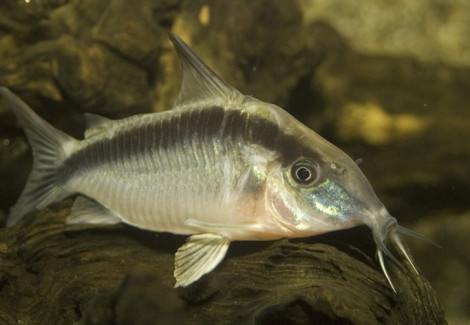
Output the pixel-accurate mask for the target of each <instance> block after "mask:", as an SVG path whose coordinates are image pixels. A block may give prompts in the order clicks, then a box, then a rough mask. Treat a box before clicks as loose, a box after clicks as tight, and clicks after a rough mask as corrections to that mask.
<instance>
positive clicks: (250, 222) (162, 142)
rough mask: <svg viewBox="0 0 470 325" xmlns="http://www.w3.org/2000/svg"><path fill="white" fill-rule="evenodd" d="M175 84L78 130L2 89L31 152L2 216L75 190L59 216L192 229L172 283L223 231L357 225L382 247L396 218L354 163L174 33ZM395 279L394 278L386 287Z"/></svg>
mask: <svg viewBox="0 0 470 325" xmlns="http://www.w3.org/2000/svg"><path fill="white" fill-rule="evenodd" d="M170 38H171V39H172V41H173V43H174V44H175V47H176V49H177V51H178V54H179V56H180V58H181V61H182V63H183V69H184V74H183V84H182V89H181V91H180V94H179V96H178V99H177V101H176V103H175V106H174V108H173V109H172V110H170V111H166V112H161V113H153V114H145V115H137V116H132V117H129V118H126V119H122V120H108V119H105V118H102V117H98V116H95V115H87V116H86V117H87V123H88V129H87V131H86V133H85V139H84V140H81V141H79V140H76V139H73V138H72V137H70V136H68V135H66V134H65V133H63V132H61V131H59V130H57V129H55V128H53V127H52V126H50V125H49V124H48V123H47V122H45V121H44V120H42V119H41V118H40V117H39V116H37V115H36V114H35V113H34V112H33V111H32V110H31V109H30V108H29V107H28V106H27V105H26V104H25V103H24V102H22V101H21V100H20V99H19V98H18V97H16V96H15V95H13V94H12V93H11V92H10V91H9V90H7V89H6V88H3V87H2V88H0V94H1V95H2V97H4V99H5V101H6V102H7V103H8V104H9V106H10V107H11V108H12V110H13V111H14V112H15V114H16V115H17V116H18V118H19V119H20V121H21V122H22V123H23V125H24V128H25V131H26V134H27V136H28V139H29V141H30V143H31V146H32V150H33V155H34V163H33V168H32V171H31V174H30V177H29V179H28V182H27V184H26V186H25V189H24V190H23V193H22V195H21V196H20V198H19V199H18V202H17V204H16V205H15V206H14V207H13V208H12V210H11V212H10V215H9V218H8V225H9V226H12V225H14V224H15V223H16V222H17V221H18V220H20V218H21V217H22V216H23V215H24V214H25V213H27V212H29V211H31V210H33V209H38V208H39V209H40V208H43V207H45V206H47V205H48V204H50V203H51V202H54V201H58V200H60V199H62V198H64V197H67V196H69V195H72V194H75V193H79V194H81V195H82V196H80V197H79V198H77V200H76V202H75V204H74V206H73V208H72V213H71V216H70V217H69V219H68V222H69V223H105V224H106V223H107V224H111V223H116V222H125V223H128V224H130V225H133V226H136V227H139V228H143V229H149V230H154V231H166V232H172V233H177V234H188V235H192V236H191V237H189V240H188V242H187V243H186V244H185V245H183V246H182V247H181V248H180V249H179V250H178V252H177V253H176V259H175V278H176V286H186V285H189V284H191V283H193V282H194V281H196V280H198V279H199V278H200V277H201V276H202V275H203V274H205V273H208V272H210V271H211V270H212V269H214V268H215V267H216V266H217V264H218V263H219V262H220V261H221V260H222V259H223V257H224V255H225V253H226V250H227V248H228V246H229V244H230V242H231V241H233V240H271V239H278V238H291V237H306V236H312V235H316V234H321V233H325V232H329V231H335V230H339V229H347V228H351V227H354V226H357V225H361V224H366V225H367V226H369V227H370V228H371V229H372V232H373V235H374V239H375V241H376V243H377V246H378V250H377V252H378V256H379V261H380V264H381V267H382V269H383V271H384V273H385V276H386V277H387V280H388V281H389V283H390V285H391V286H392V288H393V284H392V282H391V281H390V278H389V276H388V274H387V272H386V269H385V266H384V261H383V253H385V254H386V255H388V256H390V257H391V258H392V259H394V257H393V256H392V255H391V253H390V252H389V251H388V249H387V247H386V246H385V241H386V240H387V238H388V237H390V238H391V239H392V240H394V241H395V242H396V243H397V244H398V246H399V248H400V249H401V251H402V253H404V255H405V257H406V258H407V259H408V261H410V263H411V260H410V259H409V257H408V255H407V254H406V251H405V250H404V248H403V245H402V244H401V241H400V239H399V237H398V235H397V231H403V232H406V233H410V231H408V230H405V229H404V228H401V227H398V225H397V222H396V220H395V219H394V218H393V217H391V216H390V215H389V214H388V212H387V210H386V209H385V207H384V206H383V205H382V203H381V202H380V201H379V200H378V198H377V197H376V195H375V193H374V191H373V189H372V187H371V186H370V184H369V182H368V181H367V179H366V178H365V176H364V175H363V174H362V172H361V171H360V169H359V168H358V167H357V165H356V164H355V163H354V162H353V161H352V160H351V159H350V158H349V157H348V156H347V155H346V154H345V153H343V152H342V151H341V150H340V149H338V148H336V147H335V146H333V145H332V144H331V143H329V142H327V141H326V140H325V139H323V138H322V137H320V136H319V135H318V134H316V133H315V132H314V131H312V130H311V129H309V128H307V127H306V126H304V125H303V124H301V123H300V122H299V121H297V120H296V119H295V118H293V117H292V116H291V115H289V114H288V113H287V112H285V111H284V110H283V109H281V108H279V107H277V106H275V105H271V104H268V103H264V102H261V101H259V100H257V99H255V98H252V97H249V96H245V95H243V94H241V93H240V92H238V91H237V90H236V89H233V88H232V87H230V86H229V85H228V84H227V83H225V81H223V80H222V79H221V78H220V77H219V76H217V75H216V74H215V73H214V72H212V71H211V70H210V69H209V68H208V67H207V66H206V65H205V64H204V63H203V62H202V61H201V60H200V59H199V58H198V57H197V56H196V55H195V54H194V52H192V50H191V49H190V48H189V47H188V46H187V45H186V44H185V43H184V42H183V41H181V40H180V39H179V38H178V37H177V36H176V35H173V34H172V35H170ZM393 289H394V288H393Z"/></svg>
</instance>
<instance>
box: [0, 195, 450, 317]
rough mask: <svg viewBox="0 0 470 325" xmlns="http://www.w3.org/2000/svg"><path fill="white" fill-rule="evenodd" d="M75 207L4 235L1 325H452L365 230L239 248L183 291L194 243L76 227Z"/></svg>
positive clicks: (425, 288)
mask: <svg viewBox="0 0 470 325" xmlns="http://www.w3.org/2000/svg"><path fill="white" fill-rule="evenodd" d="M71 203H72V199H68V200H65V201H64V202H62V203H59V204H56V205H53V206H52V207H50V208H48V209H45V210H43V211H40V212H35V213H32V214H29V215H28V216H26V217H25V218H24V219H23V220H21V221H20V222H19V223H18V224H17V225H15V226H14V227H12V228H3V229H0V324H20V323H21V324H74V323H75V324H445V323H446V321H445V319H444V314H443V311H442V308H441V306H440V305H439V303H438V302H437V299H436V296H435V293H434V291H433V289H432V288H431V287H430V285H429V283H428V282H427V280H426V279H424V278H423V277H421V276H418V275H416V274H415V273H414V272H413V271H412V270H411V268H410V266H409V265H408V264H406V263H403V266H401V267H400V266H397V265H396V264H394V263H393V262H391V261H388V263H387V265H388V269H389V271H390V274H391V276H392V280H393V281H394V284H395V286H396V288H397V291H398V293H397V294H395V293H394V292H393V291H392V290H391V289H390V287H389V285H388V284H387V282H386V281H385V278H384V276H383V274H382V273H381V271H380V269H379V267H378V263H377V262H376V261H375V260H374V258H373V253H374V249H375V244H374V243H373V241H372V237H371V235H370V233H369V231H368V230H367V229H366V228H356V229H351V230H347V231H342V232H337V233H330V234H326V235H322V236H317V237H311V238H307V239H296V240H281V241H274V242H236V243H233V244H232V246H231V247H230V249H229V253H228V256H227V257H226V258H225V259H224V261H223V262H222V263H221V264H220V265H219V266H218V267H217V268H216V269H215V270H214V271H213V272H211V273H210V274H208V275H206V276H204V277H203V278H202V279H201V280H200V281H198V282H196V283H195V284H193V285H191V286H189V287H187V288H177V289H174V288H173V287H172V286H173V284H174V279H173V276H172V274H173V260H174V253H175V252H176V250H177V248H178V247H179V246H180V245H181V244H183V243H184V241H185V237H184V236H176V235H172V234H164V233H153V232H148V231H143V230H139V229H136V228H132V227H129V226H125V225H118V226H113V227H89V226H73V227H72V226H67V225H65V218H66V216H67V215H68V213H69V212H70V206H71Z"/></svg>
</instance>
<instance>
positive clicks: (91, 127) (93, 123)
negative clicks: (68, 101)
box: [84, 113, 115, 138]
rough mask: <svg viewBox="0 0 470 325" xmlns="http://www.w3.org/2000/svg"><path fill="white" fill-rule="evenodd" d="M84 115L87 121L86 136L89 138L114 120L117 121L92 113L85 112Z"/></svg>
mask: <svg viewBox="0 0 470 325" xmlns="http://www.w3.org/2000/svg"><path fill="white" fill-rule="evenodd" d="M84 116H85V123H86V131H85V138H88V137H90V136H93V135H96V134H98V133H101V132H103V131H104V130H106V129H107V128H108V127H109V126H110V125H111V124H112V123H113V122H115V121H114V120H111V119H109V118H106V117H103V116H100V115H96V114H92V113H85V114H84Z"/></svg>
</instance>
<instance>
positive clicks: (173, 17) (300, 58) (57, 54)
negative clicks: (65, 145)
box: [0, 0, 470, 324]
mask: <svg viewBox="0 0 470 325" xmlns="http://www.w3.org/2000/svg"><path fill="white" fill-rule="evenodd" d="M469 17H470V2H468V1H466V0H454V1H451V0H416V1H407V0H397V1H393V2H391V1H385V0H380V1H370V0H369V1H367V0H359V1H344V0H343V1H341V0H318V1H314V0H311V1H309V0H298V1H281V0H264V1H249V0H240V1H215V0H214V1H202V0H196V1H191V0H181V1H176V0H162V1H157V0H152V1H151V0H141V1H130V0H112V1H108V0H83V1H78V0H77V1H66V0H56V1H54V0H29V1H19V0H6V1H1V2H0V85H3V86H6V87H9V88H10V89H12V90H13V91H14V92H15V93H17V94H18V95H19V96H20V97H22V98H23V99H24V100H26V101H27V102H28V103H29V104H30V105H31V106H32V107H34V109H35V110H36V111H37V112H38V113H39V114H40V115H41V116H44V117H45V118H46V119H47V120H48V121H50V122H51V123H52V124H53V125H56V126H59V127H60V128H61V129H62V130H65V131H67V132H68V133H71V134H73V135H74V136H76V137H81V134H82V132H83V128H84V122H83V120H82V114H83V113H84V112H93V113H95V114H100V115H104V116H107V117H110V118H120V117H124V116H128V115H133V114H138V113H145V112H151V111H162V110H166V109H170V108H171V106H172V103H173V101H174V99H175V97H176V94H177V91H178V89H179V84H180V80H181V70H180V67H179V63H178V61H177V58H176V54H175V52H174V50H173V48H172V46H171V44H170V42H169V40H168V36H167V35H168V32H170V31H171V32H174V33H177V34H178V35H180V37H181V38H182V39H184V40H185V41H186V42H188V44H189V45H190V46H191V47H192V48H193V49H194V50H195V51H196V53H198V54H199V56H200V57H201V58H203V60H204V61H205V62H206V63H208V64H209V65H210V66H211V67H212V68H213V69H214V70H215V71H216V72H217V73H219V75H221V76H222V77H223V78H224V79H225V80H227V81H228V82H229V83H230V84H231V85H233V86H234V87H236V88H238V89H239V90H241V91H242V92H243V93H245V94H249V95H253V96H255V97H257V98H259V99H261V100H263V101H267V102H271V103H275V104H277V105H279V106H281V107H283V108H285V109H286V110H288V111H289V112H290V113H291V114H293V115H294V116H295V117H296V118H298V119H299V120H300V121H302V122H303V123H305V124H307V125H308V126H310V127H311V128H312V129H314V130H315V131H316V132H318V133H319V134H320V135H322V136H324V137H325V138H327V139H328V140H329V141H331V142H332V143H334V144H336V145H337V146H338V147H340V148H341V149H343V150H344V151H345V152H347V153H348V154H349V155H350V156H351V157H352V158H353V159H355V160H356V159H357V160H358V161H359V162H360V167H361V169H362V170H363V172H364V173H365V174H366V176H367V177H368V178H369V180H370V181H371V183H372V185H373V187H374V189H375V190H376V192H377V194H378V196H379V198H380V199H381V200H382V201H383V203H384V204H385V206H386V207H387V208H388V210H389V211H390V213H391V214H392V215H393V216H394V217H396V218H397V219H398V220H399V222H400V224H401V225H403V226H405V227H407V228H409V229H412V230H413V231H415V232H418V233H420V234H422V235H423V236H425V237H427V238H429V239H430V240H432V241H433V242H435V243H437V244H438V245H440V246H441V248H437V247H435V246H433V245H432V244H430V243H428V242H426V241H422V240H419V239H416V238H406V242H407V244H408V245H409V247H410V249H411V252H412V255H413V257H414V259H415V260H416V264H417V265H418V267H419V270H420V272H421V273H422V274H424V275H425V276H426V277H427V278H428V279H429V280H430V281H431V283H432V285H433V287H434V288H435V289H436V291H437V295H438V298H439V299H440V301H441V303H442V304H443V307H444V310H445V312H446V318H447V320H448V322H449V323H450V324H468V323H469V322H470V272H469V268H470V253H469V252H470V241H469V239H468V234H469V233H470V203H469V197H470V160H469V158H470V141H469V139H470V42H469V40H470V18H469ZM30 165H31V154H30V151H29V147H28V145H27V142H26V140H25V138H24V134H23V131H22V130H21V128H20V127H19V126H18V124H17V122H16V119H15V118H14V116H13V115H12V113H11V112H10V111H9V110H8V109H7V108H6V107H4V106H3V105H2V104H0V179H1V182H0V219H1V220H2V223H3V224H4V222H5V219H6V216H7V213H8V209H9V207H10V206H11V205H12V204H14V202H15V200H16V198H17V197H18V195H19V193H20V191H21V189H22V187H23V185H24V182H25V180H26V177H27V174H28V171H29V168H30ZM0 282H1V279H0Z"/></svg>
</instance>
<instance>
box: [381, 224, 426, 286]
mask: <svg viewBox="0 0 470 325" xmlns="http://www.w3.org/2000/svg"><path fill="white" fill-rule="evenodd" d="M388 218H389V219H388V220H387V222H385V223H384V224H383V225H382V227H380V226H379V227H377V228H376V229H373V236H374V241H375V243H376V245H377V258H378V260H379V263H380V267H381V269H382V272H383V274H384V275H385V278H386V279H387V281H388V283H389V285H390V287H391V288H392V290H393V291H394V292H395V293H397V290H396V289H395V286H394V285H393V282H392V280H391V279H390V276H389V274H388V271H387V268H386V266H385V260H384V255H386V256H387V257H388V258H390V259H391V260H392V261H393V262H395V263H396V264H397V265H400V266H402V263H400V262H399V261H398V260H397V258H396V257H395V256H394V255H393V254H392V253H391V252H390V250H389V249H388V247H387V245H386V243H387V242H388V241H393V242H394V243H395V244H396V246H397V247H398V249H399V251H400V253H401V254H403V255H404V256H405V258H406V260H407V261H408V262H409V263H410V264H411V266H412V268H413V270H414V271H415V272H416V274H418V271H417V270H416V267H415V266H414V264H413V262H412V261H411V258H410V256H409V255H408V253H407V251H406V249H405V246H404V245H403V242H402V241H401V239H400V236H399V235H398V233H399V232H402V233H405V234H410V233H412V234H415V233H414V232H412V231H411V230H408V229H406V228H404V227H401V226H399V225H398V222H397V220H396V219H395V218H393V217H391V216H390V215H388Z"/></svg>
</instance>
